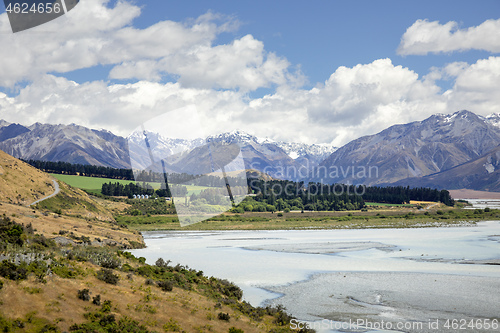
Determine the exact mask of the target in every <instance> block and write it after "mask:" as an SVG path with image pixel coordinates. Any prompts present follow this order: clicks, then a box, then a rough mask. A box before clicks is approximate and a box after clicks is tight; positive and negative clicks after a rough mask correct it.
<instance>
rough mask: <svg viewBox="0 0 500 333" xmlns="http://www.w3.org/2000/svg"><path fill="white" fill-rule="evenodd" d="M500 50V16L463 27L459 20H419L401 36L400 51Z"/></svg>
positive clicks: (424, 52)
mask: <svg viewBox="0 0 500 333" xmlns="http://www.w3.org/2000/svg"><path fill="white" fill-rule="evenodd" d="M472 49H474V50H484V51H488V52H492V53H498V52H500V19H497V20H487V21H485V22H483V23H481V24H480V25H478V26H476V27H469V28H465V29H460V28H459V25H458V23H457V22H454V21H450V22H447V23H445V24H441V23H439V22H438V21H432V22H429V21H428V20H417V21H416V22H415V23H413V25H412V26H410V27H409V28H408V29H407V30H406V32H405V33H404V34H403V37H402V38H401V43H400V45H399V47H398V54H400V55H425V54H428V53H442V52H453V51H466V50H472Z"/></svg>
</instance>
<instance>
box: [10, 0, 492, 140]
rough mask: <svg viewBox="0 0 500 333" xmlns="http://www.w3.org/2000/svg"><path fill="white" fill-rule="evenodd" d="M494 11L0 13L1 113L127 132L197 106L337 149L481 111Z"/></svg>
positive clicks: (454, 5) (456, 6)
mask: <svg viewBox="0 0 500 333" xmlns="http://www.w3.org/2000/svg"><path fill="white" fill-rule="evenodd" d="M499 13H500V1H496V0H494V1H478V2H472V1H309V2H303V1H201V0H200V1H183V2H180V1H164V0H150V1H139V0H136V1H125V0H124V1H105V0H82V1H80V3H79V5H78V6H76V7H75V8H74V9H73V10H72V11H71V12H69V13H68V14H67V15H65V16H64V17H61V18H58V19H56V20H54V21H52V22H49V23H47V24H44V25H43V26H39V27H36V28H33V29H30V30H28V31H25V32H21V33H17V34H12V32H10V33H9V26H8V20H7V17H6V14H1V16H0V40H1V41H2V45H3V48H2V49H3V51H0V54H1V56H2V59H3V65H0V89H1V90H0V91H2V92H3V93H5V94H4V95H1V96H0V118H3V119H6V120H8V121H11V122H20V123H24V124H26V125H29V124H30V123H32V122H35V121H40V122H50V123H72V122H75V123H79V124H82V125H85V126H89V127H93V128H107V129H110V130H112V131H113V132H115V133H117V134H121V135H127V133H129V132H130V131H131V130H132V129H133V128H135V127H136V126H137V125H138V124H140V123H141V122H145V121H147V120H149V119H152V118H154V117H155V116H159V115H161V114H163V113H165V112H168V111H170V110H175V109H176V108H180V107H184V106H186V105H188V104H194V105H195V106H196V107H197V108H198V111H199V113H200V118H201V119H202V122H204V123H205V124H206V129H207V131H208V132H220V131H226V130H227V131H229V130H234V129H240V130H244V131H248V132H250V133H252V134H255V135H258V136H268V137H270V138H273V139H277V140H289V141H303V142H308V143H333V144H335V145H341V144H344V143H346V142H348V141H350V140H352V139H355V138H356V137H358V136H360V135H366V134H373V133H376V132H378V131H380V130H383V129H384V128H386V127H387V126H390V125H392V124H395V123H404V122H409V121H415V120H422V119H424V118H425V117H428V116H429V115H431V114H434V113H451V112H454V111H457V110H459V109H470V110H471V111H473V112H476V113H478V114H481V115H483V116H487V115H488V114H491V113H493V112H500V108H499V107H498V106H499V102H500V101H499V97H498V96H497V95H498V94H496V91H495V89H494V88H497V87H498V85H499V84H500V69H499V68H498V63H499V62H500V59H499V58H498V57H497V56H498V52H499V51H500V19H499V15H500V14H499ZM485 82H486V83H488V84H485ZM214 119H216V120H217V121H214Z"/></svg>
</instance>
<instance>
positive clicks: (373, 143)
mask: <svg viewBox="0 0 500 333" xmlns="http://www.w3.org/2000/svg"><path fill="white" fill-rule="evenodd" d="M146 135H147V138H148V142H149V145H150V149H149V151H148V149H145V147H146V146H145V145H144V142H143V141H144V140H145V136H144V133H143V132H136V133H132V134H131V135H130V136H129V137H128V138H123V137H121V136H117V135H114V134H113V133H111V132H109V131H105V130H94V129H88V128H86V127H83V126H78V125H74V124H73V125H50V124H40V123H36V124H33V125H31V126H29V127H25V126H22V125H19V124H11V123H9V122H6V121H3V120H0V150H3V151H5V152H7V153H8V154H11V155H13V156H15V157H18V158H23V159H39V160H47V161H64V162H70V163H80V164H93V165H102V166H109V167H114V168H130V167H131V158H132V165H134V167H137V168H147V167H148V165H150V164H151V155H150V152H151V153H153V154H154V155H155V156H161V157H162V158H163V159H165V161H168V166H169V169H168V170H167V171H168V172H186V173H192V174H198V173H204V172H206V170H210V165H209V163H210V157H209V151H208V150H207V149H203V146H206V145H207V142H212V143H213V142H219V143H227V144H233V143H234V144H237V146H238V147H239V148H238V149H240V150H241V153H242V155H243V156H244V163H245V168H246V169H252V170H256V171H259V172H265V173H267V174H269V175H271V176H272V177H275V178H288V179H291V180H305V181H306V182H307V181H323V182H327V183H334V182H337V183H350V184H365V185H388V184H396V185H405V186H406V185H410V186H420V185H425V186H430V187H438V188H447V189H448V188H450V189H451V188H459V187H464V188H469V189H476V190H489V191H500V187H499V186H497V185H495V184H497V183H498V170H499V169H500V165H499V162H498V161H499V160H500V156H499V154H500V153H499V152H498V149H499V148H498V147H500V114H498V113H495V114H491V115H489V116H487V117H482V116H478V115H476V114H474V113H473V112H470V111H467V110H462V111H457V112H454V113H452V114H447V115H445V114H435V115H433V116H431V117H429V118H427V119H425V120H422V121H415V122H412V123H408V124H400V125H394V126H391V127H389V128H387V129H385V130H383V131H381V132H380V133H377V134H374V135H368V136H363V137H360V138H358V139H356V140H353V141H351V142H349V143H348V144H346V145H344V146H343V147H341V148H338V149H337V148H335V147H333V146H331V145H326V144H316V145H306V144H301V143H290V142H283V141H273V140H271V139H268V138H258V137H256V136H253V135H251V134H248V133H245V132H242V131H233V132H227V133H222V134H219V135H213V136H209V137H208V138H198V139H193V140H184V139H176V138H166V137H163V136H161V135H160V134H158V133H152V132H146ZM141 145H142V146H141ZM141 147H142V148H141ZM129 151H131V152H134V153H133V154H131V155H130V154H129ZM311 170H312V171H311ZM495 177H496V178H495ZM457 184H458V185H457ZM457 186H458V187H457Z"/></svg>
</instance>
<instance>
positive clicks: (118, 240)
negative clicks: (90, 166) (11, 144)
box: [0, 150, 143, 247]
mask: <svg viewBox="0 0 500 333" xmlns="http://www.w3.org/2000/svg"><path fill="white" fill-rule="evenodd" d="M59 186H60V189H61V192H60V193H59V194H58V195H56V196H55V197H53V198H50V199H47V200H44V201H42V202H40V203H39V204H37V205H34V206H30V204H31V203H33V202H34V201H36V200H38V199H40V198H42V197H45V196H48V195H49V194H52V193H53V192H54V186H53V184H52V177H50V175H49V174H47V173H44V172H42V171H40V170H38V169H36V168H34V167H32V166H31V165H28V164H27V163H24V162H22V161H20V160H18V159H16V158H14V157H12V156H10V155H8V154H6V153H5V152H3V151H1V150H0V215H3V214H5V215H6V216H8V217H11V218H13V219H14V220H15V221H16V222H18V223H22V224H24V225H28V224H31V225H32V226H33V228H34V229H35V230H36V232H37V233H39V234H42V235H44V236H45V237H47V238H54V237H56V236H58V235H59V233H60V231H64V232H65V233H64V234H65V235H68V234H70V233H72V234H73V235H74V236H75V237H81V236H85V237H89V238H90V240H92V241H96V240H99V239H100V240H101V241H102V242H103V243H110V244H117V245H120V246H124V247H135V246H139V245H140V244H143V240H142V237H141V235H140V234H135V233H133V232H131V231H128V230H124V229H121V228H119V227H118V226H117V225H116V223H115V221H114V218H113V216H112V214H111V212H110V211H109V210H108V209H107V208H105V207H104V206H103V205H102V204H101V203H100V202H99V201H97V200H95V199H94V198H92V197H90V196H88V195H87V194H86V193H85V192H83V191H81V190H79V189H75V188H72V187H70V186H69V185H67V184H65V183H62V182H59ZM54 212H58V213H61V214H55V213H54ZM98 243H101V242H100V241H99V242H98Z"/></svg>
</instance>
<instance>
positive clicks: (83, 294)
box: [78, 289, 90, 302]
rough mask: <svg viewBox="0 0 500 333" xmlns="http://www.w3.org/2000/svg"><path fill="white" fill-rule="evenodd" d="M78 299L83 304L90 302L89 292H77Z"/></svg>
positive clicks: (84, 290) (86, 290)
mask: <svg viewBox="0 0 500 333" xmlns="http://www.w3.org/2000/svg"><path fill="white" fill-rule="evenodd" d="M78 299H81V300H82V301H85V302H88V301H90V290H88V289H82V290H78Z"/></svg>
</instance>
